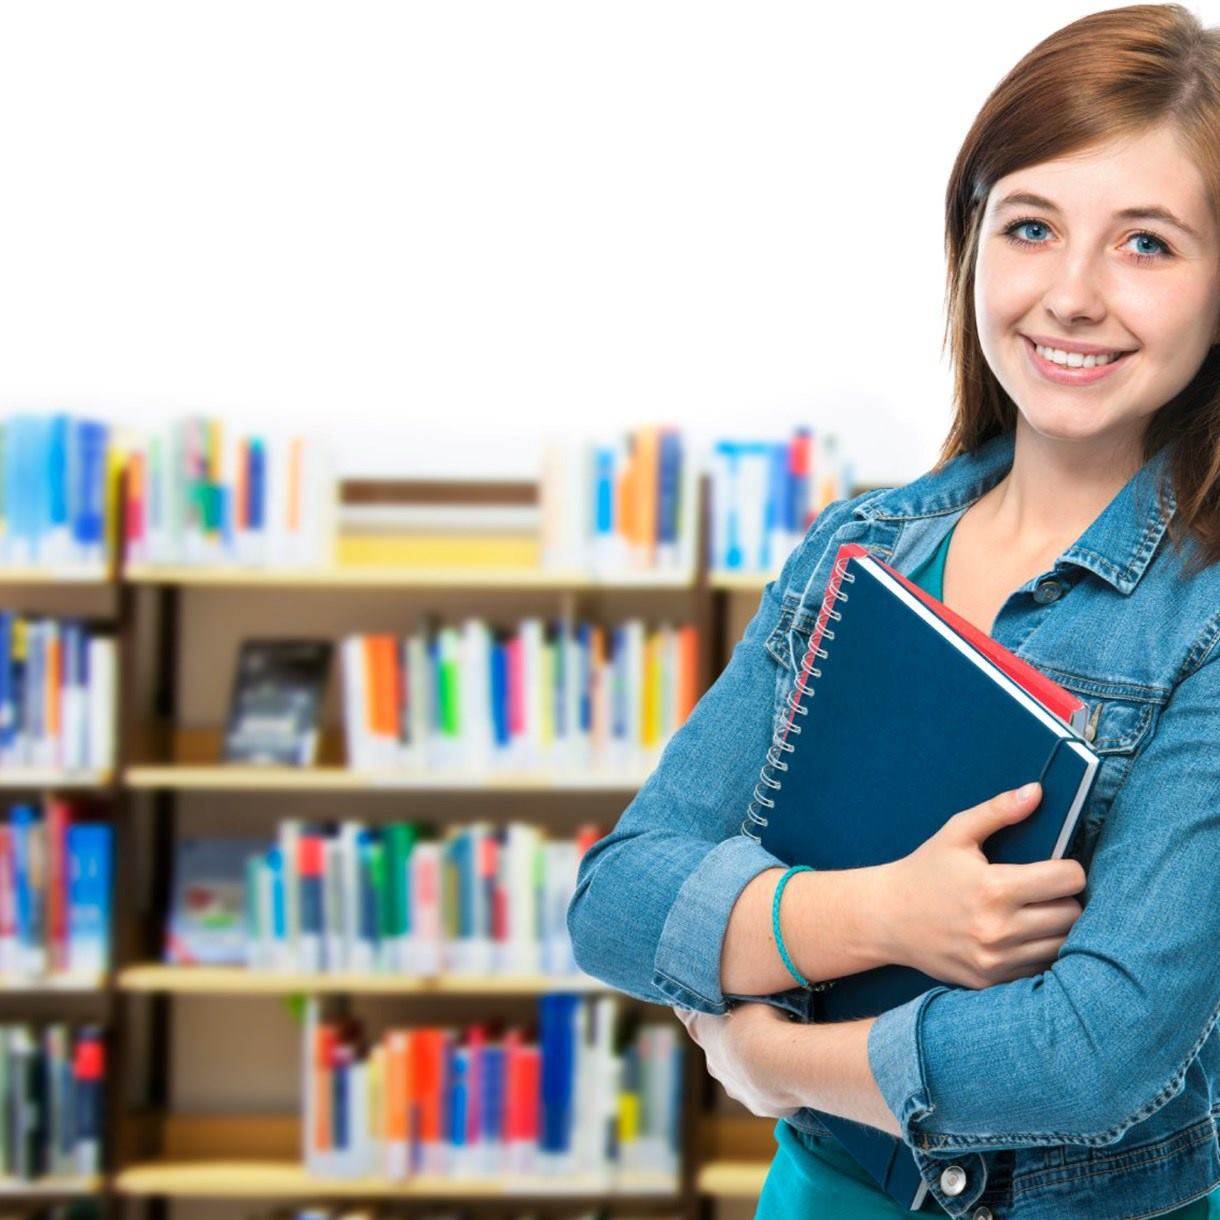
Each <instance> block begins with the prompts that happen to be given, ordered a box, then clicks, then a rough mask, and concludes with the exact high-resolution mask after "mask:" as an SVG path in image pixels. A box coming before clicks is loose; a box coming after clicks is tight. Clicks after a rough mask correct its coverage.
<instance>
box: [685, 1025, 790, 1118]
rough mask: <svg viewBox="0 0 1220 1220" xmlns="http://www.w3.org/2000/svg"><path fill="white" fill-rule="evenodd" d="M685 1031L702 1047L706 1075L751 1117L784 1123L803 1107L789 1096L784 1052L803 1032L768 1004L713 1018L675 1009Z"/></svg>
mask: <svg viewBox="0 0 1220 1220" xmlns="http://www.w3.org/2000/svg"><path fill="white" fill-rule="evenodd" d="M674 1012H676V1013H677V1014H678V1020H680V1021H681V1022H682V1024H683V1025H685V1026H686V1032H687V1033H688V1034H690V1036H691V1037H692V1038H693V1039H694V1040H695V1041H696V1042H697V1043H698V1044H699V1045H700V1046H701V1047H703V1053H704V1055H705V1056H706V1058H707V1070H708V1073H709V1075H711V1076H714V1077H715V1078H716V1079H717V1080H719V1081H720V1083H721V1084H722V1085H723V1086H724V1091H725V1092H726V1093H727V1094H728V1095H729V1096H730V1097H731V1098H732V1099H733V1100H734V1101H739V1102H741V1104H742V1105H743V1106H745V1107H746V1108H747V1109H748V1110H749V1111H750V1113H751V1114H757V1115H760V1116H762V1117H764V1118H787V1117H789V1116H790V1115H792V1114H795V1113H796V1111H797V1110H799V1109H800V1108H801V1106H802V1105H803V1104H804V1103H803V1102H801V1101H800V1100H799V1098H797V1097H796V1096H794V1094H793V1091H792V1086H793V1084H794V1083H795V1082H794V1081H793V1079H792V1070H791V1062H790V1061H789V1062H788V1070H787V1071H785V1068H784V1065H785V1060H786V1056H785V1054H784V1047H785V1045H787V1044H790V1042H791V1040H792V1039H793V1038H795V1037H799V1035H800V1031H801V1029H802V1028H803V1026H801V1025H800V1024H799V1023H797V1022H793V1021H790V1020H788V1018H787V1016H786V1015H785V1014H784V1013H783V1012H782V1011H780V1010H779V1009H778V1008H775V1007H774V1006H773V1005H771V1004H741V1005H739V1006H738V1007H737V1008H734V1009H733V1010H732V1012H730V1013H728V1014H727V1015H726V1016H723V1017H717V1016H712V1015H710V1014H708V1013H705V1012H695V1011H694V1010H693V1009H689V1008H675V1009H674Z"/></svg>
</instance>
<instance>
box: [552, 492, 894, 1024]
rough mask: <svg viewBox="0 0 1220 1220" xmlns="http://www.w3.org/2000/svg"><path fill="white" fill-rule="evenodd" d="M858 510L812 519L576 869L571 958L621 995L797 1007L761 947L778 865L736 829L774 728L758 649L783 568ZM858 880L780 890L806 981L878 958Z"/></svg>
mask: <svg viewBox="0 0 1220 1220" xmlns="http://www.w3.org/2000/svg"><path fill="white" fill-rule="evenodd" d="M865 494H869V493H865ZM858 502H859V498H857V499H854V500H836V501H834V502H833V503H831V504H829V505H827V506H826V507H825V508H824V509H823V510H822V511H821V513H819V515H818V518H817V520H816V522H815V523H814V525H813V527H812V528H811V530H810V532H809V534H807V535H806V537H805V539H804V541H803V542H802V543H801V545H800V546H798V547H797V548H796V549H795V550H794V551H793V553H792V554H791V555H790V556H789V558H788V560H787V562H786V563H785V564H784V567H783V570H782V572H781V573H780V576H779V578H778V579H777V580H774V581H771V582H770V583H769V584H768V585H767V587H766V589H765V590H764V591H763V595H762V598H761V601H760V603H759V607H758V610H757V611H756V613H755V614H754V617H753V618H752V619H751V620H750V623H749V625H748V626H747V627H746V630H745V632H744V634H743V635H742V638H741V639H740V640H739V641H738V642H737V644H736V646H735V647H734V649H733V653H732V656H731V657H730V659H729V663H728V665H727V666H726V667H725V668H724V670H723V671H722V672H721V673H720V675H719V676H718V677H717V679H716V681H715V682H714V683H713V684H712V686H711V688H710V689H709V690H708V691H707V692H706V693H705V694H704V695H703V697H702V698H701V699H700V700H699V702H698V704H697V705H696V706H695V708H694V710H693V711H692V712H691V714H690V716H689V717H688V719H687V721H686V723H685V724H684V725H683V726H682V727H681V728H680V729H678V731H677V732H676V733H675V734H674V735H673V737H672V738H671V739H670V741H669V742H668V743H667V744H666V747H665V750H664V751H663V752H662V755H661V759H660V762H659V763H658V765H657V767H656V769H655V770H654V771H653V773H652V774H651V775H650V776H649V777H648V779H647V780H646V781H645V782H644V784H643V785H642V786H641V788H640V790H639V791H638V792H637V793H636V795H635V797H634V799H633V800H632V801H631V803H630V804H629V805H628V806H627V808H626V809H625V810H624V811H623V813H622V815H621V816H620V818H619V820H618V823H617V824H616V825H615V827H614V829H613V830H612V831H611V832H610V834H608V835H607V836H605V838H603V839H601V840H599V841H598V842H597V843H595V844H594V845H593V846H592V847H591V848H590V849H589V850H588V851H587V852H586V853H585V855H584V857H583V858H582V860H581V863H580V870H579V873H578V875H577V883H576V890H575V893H574V895H573V898H572V901H571V904H570V905H569V907H568V929H569V932H570V933H571V937H572V946H573V951H574V954H575V958H576V962H577V964H578V965H579V966H580V968H581V969H582V970H584V971H586V972H587V973H589V974H592V975H594V976H595V977H596V978H600V979H602V980H603V981H605V982H607V983H609V984H610V985H611V986H613V987H616V988H618V989H619V990H620V991H625V992H627V993H629V994H631V995H635V996H638V997H640V998H642V999H645V1000H649V1001H652V1002H653V1003H661V1004H678V1005H681V1006H683V1007H686V1008H693V1009H697V1010H699V1011H702V1012H709V1013H719V1012H724V1011H725V1009H726V1007H727V1003H726V993H727V994H729V995H732V994H738V995H758V996H759V998H764V999H768V1000H770V1001H771V1002H775V1003H779V1004H783V1005H784V1006H787V1007H791V1008H792V1009H793V1010H794V1011H797V1012H804V1011H806V1009H807V1005H808V1000H809V993H808V992H807V991H804V990H803V989H800V988H797V987H796V986H795V985H794V983H793V980H792V978H791V976H790V975H789V974H788V972H787V971H786V970H785V968H784V966H783V964H782V962H781V961H780V959H779V955H778V953H777V952H776V950H775V948H774V945H773V944H772V943H771V932H770V927H771V910H770V903H769V899H770V894H771V893H772V892H773V890H774V884H775V881H774V878H776V877H778V875H779V872H780V871H781V870H782V869H783V868H784V864H783V862H782V861H780V860H778V859H777V858H776V857H775V856H773V855H772V854H771V853H770V852H768V851H766V850H765V849H764V848H763V847H762V846H761V845H760V844H758V843H757V842H755V841H754V840H753V839H751V838H749V837H748V836H746V835H743V834H741V833H740V827H741V822H742V820H743V818H744V817H745V811H746V807H747V805H748V804H749V801H750V797H751V795H752V793H753V791H754V785H755V784H756V783H757V782H758V775H759V771H760V769H761V768H762V765H763V762H764V761H765V759H766V753H767V748H768V747H769V746H770V744H771V736H772V732H773V730H774V728H775V702H776V682H777V677H778V672H779V671H778V663H777V662H776V661H775V659H774V658H773V657H772V656H771V655H770V653H769V652H768V651H767V650H766V648H765V647H764V646H763V645H764V643H765V641H766V639H767V637H768V636H769V635H770V633H771V632H772V631H773V630H774V628H775V626H776V624H777V623H778V621H779V616H780V600H781V594H782V592H783V590H784V589H786V588H787V587H789V585H790V584H792V582H793V580H794V578H795V574H796V573H798V572H799V573H800V574H801V575H802V576H803V575H804V574H805V573H811V572H812V570H813V567H814V565H815V563H816V561H817V559H818V558H819V557H820V556H821V555H822V554H823V552H824V551H825V549H826V548H827V547H828V546H830V545H832V539H833V535H834V533H835V531H836V530H837V529H838V527H839V525H841V524H842V523H843V522H845V521H846V520H847V519H848V518H850V516H851V510H852V508H853V507H854V506H855V505H856V504H857V503H858ZM859 871H860V872H861V873H864V874H867V876H852V875H851V874H850V873H838V874H834V873H828V874H825V875H824V876H822V875H818V876H814V875H811V874H805V873H802V874H800V875H799V876H798V877H796V878H794V879H793V881H792V882H791V883H790V884H789V887H788V889H787V890H785V892H784V898H783V910H784V925H783V926H784V932H785V942H786V943H788V944H789V951H790V952H792V953H794V955H795V960H796V961H797V963H798V967H801V968H803V971H802V972H803V973H805V975H806V977H812V978H814V979H823V978H834V977H838V976H841V975H843V974H847V973H851V972H853V971H854V970H860V969H865V968H866V967H867V966H871V965H879V964H881V963H882V962H883V961H885V960H888V959H886V958H884V957H883V956H882V955H881V953H880V952H874V951H873V947H872V946H870V944H869V938H870V936H872V935H873V934H874V932H875V919H876V915H875V912H876V905H875V903H874V902H873V901H872V900H871V898H870V896H869V887H870V886H874V887H875V886H876V885H877V882H878V879H879V877H880V874H879V872H877V871H875V870H859ZM853 872H854V870H853ZM768 873H769V874H770V876H769V877H768V876H766V874H768ZM798 882H800V884H799V885H798V884H797V883H798ZM751 883H754V884H753V885H752V886H751ZM747 891H748V892H747ZM793 899H795V902H794V901H793ZM837 902H842V904H843V905H842V906H841V907H840V906H837V905H833V906H832V904H836V903H837ZM730 927H731V931H732V935H731V937H729V938H728V939H727V956H725V952H726V933H728V931H729V929H730ZM790 932H791V940H790V939H789V933H790ZM722 958H723V961H722ZM722 971H723V975H722Z"/></svg>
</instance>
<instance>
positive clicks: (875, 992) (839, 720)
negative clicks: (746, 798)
mask: <svg viewBox="0 0 1220 1220" xmlns="http://www.w3.org/2000/svg"><path fill="white" fill-rule="evenodd" d="M955 624H956V625H955ZM972 639H973V640H975V641H977V643H976V642H972ZM984 641H985V643H984ZM1084 710H1085V708H1084V705H1083V704H1082V703H1081V702H1080V701H1079V700H1078V699H1076V698H1075V697H1074V696H1073V695H1072V694H1071V693H1070V692H1069V691H1066V690H1064V689H1063V688H1062V687H1060V686H1058V685H1057V684H1055V683H1054V682H1051V681H1050V680H1049V679H1048V678H1046V677H1045V675H1043V674H1040V673H1038V672H1037V671H1036V670H1034V669H1033V668H1032V667H1031V666H1029V664H1028V663H1027V662H1025V661H1023V660H1022V659H1021V658H1019V657H1017V656H1016V655H1015V654H1013V653H1011V652H1008V651H1007V650H1005V649H1003V647H1002V646H1001V645H999V644H997V643H996V642H995V641H994V640H992V639H990V638H989V637H987V636H985V635H983V633H982V632H979V631H978V630H977V628H975V627H973V625H971V624H968V623H965V622H964V620H961V619H960V618H958V617H957V616H956V615H954V614H953V613H952V611H950V610H948V608H947V607H944V606H942V605H941V603H939V602H937V601H936V600H935V599H934V598H932V597H931V596H930V595H928V594H926V593H925V592H924V591H923V590H921V589H918V588H917V587H916V586H914V585H913V584H911V582H910V581H908V580H907V579H906V578H905V577H904V576H902V575H901V574H899V573H898V572H896V571H894V569H893V568H891V567H889V565H887V564H885V563H883V562H881V561H880V560H878V559H876V558H874V557H873V556H872V555H870V554H869V553H868V552H867V551H866V550H865V549H864V548H863V547H861V546H859V545H857V544H847V545H845V546H843V547H840V549H839V551H838V553H837V554H836V556H835V563H834V568H833V571H832V575H831V578H830V581H829V583H828V585H827V589H826V593H825V596H824V597H823V601H822V607H821V611H820V613H819V615H818V619H817V622H816V624H815V626H814V629H813V632H812V633H811V638H810V642H809V648H808V650H807V652H806V654H805V659H804V662H803V664H802V666H801V671H800V673H798V675H797V679H796V684H795V687H794V689H793V692H792V695H791V697H790V699H789V711H788V714H787V715H786V716H785V717H784V718H783V719H782V723H779V724H777V728H776V732H775V737H774V739H773V741H772V744H771V747H770V749H769V750H768V751H767V761H766V763H765V765H764V766H763V768H762V773H761V775H760V777H759V782H758V784H757V785H756V787H755V789H754V799H753V800H752V801H751V803H750V806H749V809H748V810H747V813H746V820H745V821H744V822H743V823H742V832H743V833H745V834H747V835H749V836H750V837H751V838H754V839H757V840H758V841H760V842H761V843H762V845H763V846H764V847H765V848H767V850H768V851H770V852H771V853H772V854H773V855H775V856H777V857H778V858H779V859H781V860H783V861H785V862H786V863H789V864H810V865H812V866H813V867H814V868H820V869H845V868H866V867H870V866H872V865H877V864H883V863H888V862H890V861H893V860H898V859H901V858H902V857H904V856H906V855H908V854H910V853H911V852H912V851H914V850H915V849H916V848H917V847H918V846H919V845H920V844H921V843H923V842H925V841H926V840H927V839H929V838H931V836H932V835H934V834H935V833H936V832H937V831H938V830H939V829H940V828H941V826H943V825H944V823H945V822H946V821H947V820H948V819H949V818H950V817H951V816H952V815H953V814H954V813H957V812H958V811H959V810H963V809H968V808H970V807H971V806H974V805H977V804H980V803H981V802H983V801H985V800H988V799H990V798H991V797H993V796H996V795H997V794H999V793H1000V792H1004V791H1007V790H1008V789H1011V788H1016V787H1019V786H1020V785H1021V784H1024V783H1026V782H1028V781H1029V780H1031V779H1037V780H1039V781H1040V782H1041V784H1042V800H1041V802H1040V803H1039V805H1038V808H1037V809H1036V810H1035V811H1034V812H1033V813H1031V814H1030V815H1029V816H1028V817H1026V818H1025V819H1023V820H1022V821H1020V822H1017V823H1014V824H1013V825H1011V826H1005V827H1003V828H1002V829H1001V830H999V831H997V832H996V833H995V834H994V835H992V836H991V837H990V838H988V839H987V840H986V842H985V844H984V852H985V854H986V855H987V858H988V859H989V860H990V861H991V862H992V863H1007V864H1028V863H1031V862H1033V861H1036V860H1048V859H1055V858H1059V857H1061V856H1063V855H1064V853H1065V852H1066V850H1067V848H1068V846H1069V844H1070V842H1071V839H1072V835H1073V832H1074V831H1075V829H1076V826H1077V822H1078V819H1079V815H1080V811H1081V809H1082V808H1083V806H1084V802H1085V800H1086V798H1087V796H1088V793H1089V790H1090V788H1091V787H1092V784H1093V779H1094V776H1095V775H1096V772H1097V765H1098V758H1097V755H1096V754H1095V753H1094V752H1093V751H1092V750H1091V749H1090V748H1089V746H1088V744H1087V742H1086V741H1085V740H1084V739H1083V737H1082V736H1081V735H1080V733H1079V732H1078V729H1080V728H1083V725H1084V721H1083V713H1084ZM939 985H942V980H939V979H934V978H931V977H929V976H928V975H926V974H923V973H921V972H920V971H917V970H914V969H911V968H908V967H905V966H893V965H890V966H882V967H879V968H877V969H874V970H866V971H862V972H860V973H858V974H852V975H847V976H845V977H843V978H840V979H835V980H831V981H828V982H827V983H825V984H822V985H820V986H819V987H818V989H816V991H815V995H814V1001H815V1006H814V1020H816V1021H842V1020H849V1019H854V1018H860V1017H869V1016H876V1015H878V1014H879V1013H881V1012H884V1011H886V1010H887V1009H890V1008H895V1007H897V1006H898V1005H900V1004H904V1003H906V1002H907V1001H908V1000H911V999H914V998H915V997H916V996H918V995H920V994H922V993H923V992H924V991H927V990H928V989H929V988H932V987H936V986H939ZM817 1113H818V1117H819V1118H820V1119H821V1120H822V1122H823V1123H824V1124H825V1125H826V1127H827V1128H828V1129H829V1130H830V1131H831V1132H832V1134H833V1135H834V1136H835V1137H836V1138H837V1139H838V1140H839V1141H840V1142H841V1143H842V1144H843V1146H844V1147H845V1148H846V1149H847V1150H848V1152H850V1153H851V1154H852V1155H853V1156H854V1157H855V1159H856V1160H857V1161H858V1162H859V1163H860V1164H861V1166H862V1167H863V1168H864V1169H866V1170H867V1171H868V1172H869V1174H871V1175H872V1177H873V1178H874V1179H875V1180H876V1181H877V1183H878V1184H879V1185H880V1186H881V1187H882V1188H883V1189H885V1190H886V1191H887V1193H888V1194H889V1195H890V1196H891V1198H893V1199H894V1200H895V1201H897V1202H898V1203H900V1204H902V1205H903V1206H904V1207H907V1208H910V1209H912V1210H914V1209H916V1208H918V1207H919V1206H920V1205H921V1204H922V1203H923V1201H924V1199H925V1197H926V1195H927V1184H926V1183H925V1182H924V1181H923V1178H922V1177H921V1175H920V1173H919V1169H918V1166H917V1165H916V1163H915V1159H914V1156H913V1155H912V1153H911V1150H910V1149H909V1148H908V1147H907V1146H906V1144H904V1143H903V1141H902V1140H900V1139H897V1138H895V1137H894V1136H891V1135H889V1134H888V1133H886V1132H884V1131H881V1130H880V1129H878V1128H876V1127H870V1126H867V1125H865V1124H862V1123H856V1122H853V1121H851V1120H850V1119H845V1118H841V1117H839V1116H837V1115H833V1114H826V1113H824V1112H822V1111H818V1112H817Z"/></svg>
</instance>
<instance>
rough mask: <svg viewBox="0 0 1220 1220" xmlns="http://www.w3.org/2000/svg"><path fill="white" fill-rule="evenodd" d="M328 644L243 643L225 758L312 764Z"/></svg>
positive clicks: (328, 652) (232, 760) (316, 642)
mask: <svg viewBox="0 0 1220 1220" xmlns="http://www.w3.org/2000/svg"><path fill="white" fill-rule="evenodd" d="M331 651H332V645H331V642H330V641H329V640H243V641H242V645H241V651H240V653H239V654H238V658H237V671H236V674H235V676H234V679H233V693H232V697H231V700H230V704H229V719H228V725H227V728H226V730H225V741H224V760H225V762H231V763H237V762H240V763H269V764H280V765H289V766H299V767H307V766H311V765H312V764H313V761H314V757H315V754H316V751H317V741H318V716H319V712H320V709H321V704H322V696H323V693H324V692H325V688H326V680H327V676H328V674H329V673H330V658H331Z"/></svg>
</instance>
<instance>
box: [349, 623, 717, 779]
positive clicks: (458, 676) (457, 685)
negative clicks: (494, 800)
mask: <svg viewBox="0 0 1220 1220" xmlns="http://www.w3.org/2000/svg"><path fill="white" fill-rule="evenodd" d="M699 654H700V642H699V633H698V629H697V628H696V627H694V626H693V625H691V624H686V625H683V626H677V627H675V626H673V625H672V624H670V623H668V622H664V623H661V624H659V625H657V626H654V627H648V626H646V625H645V623H644V621H643V620H642V619H639V618H632V619H628V620H626V621H624V622H622V623H620V624H618V625H616V626H602V625H600V624H595V623H584V622H582V623H575V622H572V621H566V622H544V621H543V620H542V619H539V618H527V619H523V620H521V622H520V623H519V624H518V626H517V629H516V630H515V631H507V630H498V629H495V628H492V627H491V626H489V625H488V624H487V623H486V622H484V621H483V620H481V619H477V618H470V619H467V620H466V621H465V622H464V623H463V624H462V626H461V627H453V626H442V627H432V628H426V629H425V630H423V631H420V632H417V633H415V634H414V635H412V636H409V637H406V638H405V639H404V638H398V637H395V636H391V635H356V636H349V637H347V638H346V639H345V640H344V641H343V643H342V648H341V664H342V671H343V694H344V725H345V729H346V734H347V743H348V762H349V764H350V765H351V766H353V767H355V768H358V769H361V770H363V769H369V770H382V769H394V768H420V769H429V768H436V769H440V770H444V769H448V768H455V767H460V768H461V769H463V770H465V771H486V772H514V771H529V770H533V769H536V768H542V767H547V768H554V769H556V770H565V769H575V770H589V769H624V768H627V769H632V768H641V767H645V766H647V765H648V764H649V763H650V762H653V761H655V760H656V759H657V758H658V757H659V756H660V752H661V750H662V749H663V748H664V745H665V743H666V741H668V739H669V737H670V736H671V735H672V734H673V733H674V732H676V731H677V729H678V728H680V727H681V725H682V724H683V723H684V722H685V720H686V717H687V716H688V715H689V714H690V711H691V709H692V708H693V707H694V705H695V703H696V701H697V699H698V689H699Z"/></svg>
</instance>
